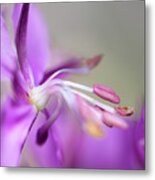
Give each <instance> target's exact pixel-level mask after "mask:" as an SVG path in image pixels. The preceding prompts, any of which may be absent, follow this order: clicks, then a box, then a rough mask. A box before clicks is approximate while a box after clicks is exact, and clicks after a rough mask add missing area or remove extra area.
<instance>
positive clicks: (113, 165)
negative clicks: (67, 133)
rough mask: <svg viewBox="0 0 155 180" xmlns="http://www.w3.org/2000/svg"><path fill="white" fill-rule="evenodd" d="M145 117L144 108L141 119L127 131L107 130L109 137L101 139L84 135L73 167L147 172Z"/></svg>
mask: <svg viewBox="0 0 155 180" xmlns="http://www.w3.org/2000/svg"><path fill="white" fill-rule="evenodd" d="M144 114H145V109H144V108H143V109H142V112H141V115H140V116H139V117H138V119H137V118H135V119H132V120H130V121H129V124H130V126H129V128H128V129H127V130H126V131H123V130H122V129H120V128H119V129H118V128H112V129H110V128H107V127H106V130H107V133H108V135H107V136H106V137H104V138H100V139H94V138H91V137H90V136H88V135H87V134H83V135H82V136H81V142H80V147H79V148H77V151H76V153H75V156H74V160H73V164H72V167H74V168H95V169H130V170H134V169H136V170H138V169H141V170H144V169H145V152H144V147H145V143H144V138H145V137H144V136H145V135H144V132H145V131H144V117H145V115H144Z"/></svg>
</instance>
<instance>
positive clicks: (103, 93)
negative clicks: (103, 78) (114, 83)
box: [93, 84, 120, 104]
mask: <svg viewBox="0 0 155 180" xmlns="http://www.w3.org/2000/svg"><path fill="white" fill-rule="evenodd" d="M93 90H94V93H95V94H96V95H97V96H99V97H101V98H102V99H104V100H107V101H109V102H112V103H115V104H119V103H120V98H119V96H118V95H117V94H116V93H115V92H114V91H113V90H112V89H111V88H109V87H106V86H104V85H100V84H95V85H94V86H93Z"/></svg>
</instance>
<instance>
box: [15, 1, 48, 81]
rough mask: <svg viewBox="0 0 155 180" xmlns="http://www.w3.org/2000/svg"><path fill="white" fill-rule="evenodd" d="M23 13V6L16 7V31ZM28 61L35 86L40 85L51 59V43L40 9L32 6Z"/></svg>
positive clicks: (28, 37) (30, 11) (28, 28)
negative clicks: (48, 61)
mask: <svg viewBox="0 0 155 180" xmlns="http://www.w3.org/2000/svg"><path fill="white" fill-rule="evenodd" d="M20 12H21V4H17V5H15V8H14V12H13V23H14V30H15V32H16V30H17V24H18V21H19V17H20ZM27 23H28V24H27V37H26V41H27V45H26V50H27V60H28V62H29V65H30V67H31V70H32V73H33V77H34V81H35V84H38V83H39V81H40V80H41V78H42V76H43V72H44V70H45V66H46V63H47V60H48V59H49V43H48V39H49V38H48V35H47V29H46V26H45V23H44V20H43V18H42V16H41V14H40V12H39V11H38V9H37V8H36V7H35V6H34V5H31V7H30V9H29V19H28V22H27Z"/></svg>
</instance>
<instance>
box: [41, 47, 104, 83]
mask: <svg viewBox="0 0 155 180" xmlns="http://www.w3.org/2000/svg"><path fill="white" fill-rule="evenodd" d="M52 60H53V62H52V67H51V69H49V70H48V71H47V72H46V73H45V75H44V77H43V79H42V81H41V83H43V82H45V81H46V80H47V79H48V78H49V77H50V76H51V75H52V74H55V78H61V79H63V78H66V76H67V75H69V74H85V73H88V72H89V71H90V70H92V69H93V68H95V67H96V66H97V65H98V64H99V63H100V62H101V60H102V55H96V56H94V57H92V58H84V57H78V56H75V55H70V54H69V53H62V52H60V51H58V50H55V51H53V53H52ZM53 64H54V65H53Z"/></svg>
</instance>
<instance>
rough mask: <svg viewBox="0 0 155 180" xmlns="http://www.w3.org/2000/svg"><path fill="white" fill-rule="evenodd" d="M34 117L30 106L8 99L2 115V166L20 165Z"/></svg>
mask: <svg viewBox="0 0 155 180" xmlns="http://www.w3.org/2000/svg"><path fill="white" fill-rule="evenodd" d="M33 117H34V111H33V110H32V108H31V107H30V106H29V105H27V104H21V103H16V102H14V101H13V100H11V99H10V98H8V99H7V101H6V104H5V105H4V106H3V109H2V114H1V155H2V156H1V165H2V166H13V167H16V166H18V165H19V164H18V163H19V157H20V149H21V146H22V143H23V141H24V139H25V137H26V134H27V131H28V128H29V126H30V123H31V121H32V119H33Z"/></svg>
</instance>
